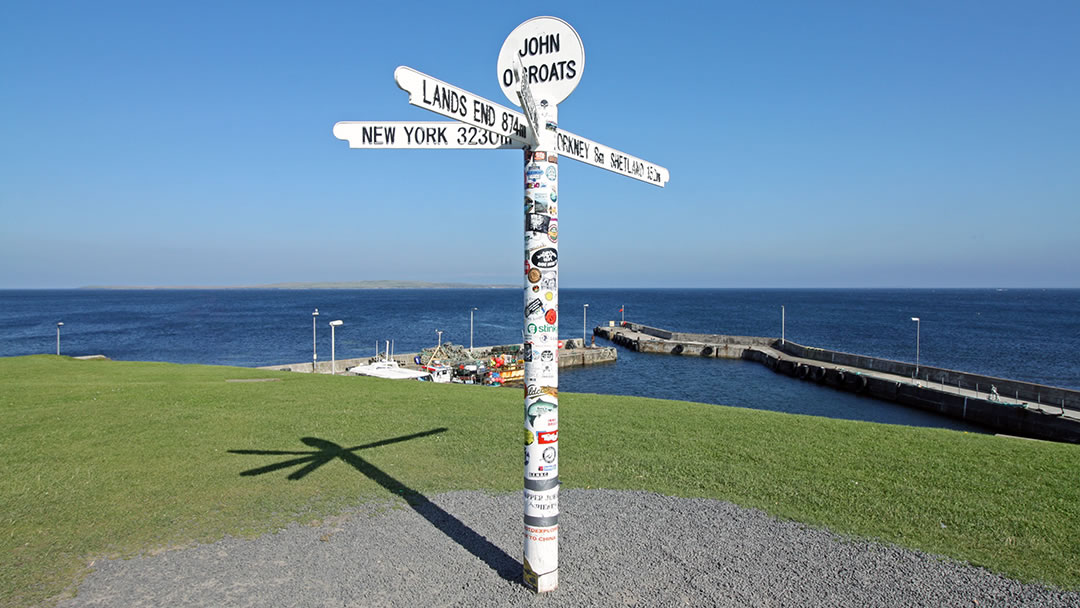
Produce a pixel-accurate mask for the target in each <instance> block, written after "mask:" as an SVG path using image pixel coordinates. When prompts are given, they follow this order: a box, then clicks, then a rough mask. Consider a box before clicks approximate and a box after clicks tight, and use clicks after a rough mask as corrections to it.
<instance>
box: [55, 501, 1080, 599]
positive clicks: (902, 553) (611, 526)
mask: <svg viewBox="0 0 1080 608" xmlns="http://www.w3.org/2000/svg"><path fill="white" fill-rule="evenodd" d="M521 500H522V499H521V495H520V494H517V493H515V494H512V495H489V494H485V493H481V492H451V493H447V494H442V495H438V496H433V497H431V498H430V499H427V498H422V497H421V498H420V500H419V501H417V502H416V504H415V505H414V506H412V507H408V506H401V505H404V503H398V504H399V506H398V507H397V508H387V503H383V504H379V505H371V504H369V505H364V506H362V507H359V508H358V509H356V510H355V511H353V512H351V513H348V514H346V515H344V516H341V517H337V518H334V519H333V520H332V521H328V522H323V523H322V524H320V525H317V526H304V525H292V526H290V527H288V528H286V529H284V530H281V531H279V532H276V533H274V534H267V535H265V536H262V537H260V538H257V539H254V540H241V539H235V538H227V539H224V540H222V541H219V542H216V543H213V544H210V545H201V546H197V547H194V548H190V549H181V550H175V551H166V552H164V553H160V554H158V555H154V556H147V557H139V558H134V559H130V560H107V561H102V562H98V563H97V564H95V566H94V568H95V570H94V572H93V573H91V574H90V576H89V577H88V578H87V579H86V580H85V581H83V583H82V584H81V585H80V586H79V588H78V594H77V596H76V597H75V598H72V599H68V600H65V601H63V602H61V604H60V606H63V607H66V608H73V607H76V606H124V607H129V606H130V607H136V606H155V607H156V606H171V607H180V606H200V607H201V606H215V607H218V606H219V607H226V606H229V607H231V606H258V607H274V606H304V607H316V606H417V605H434V606H532V605H540V606H553V607H554V606H628V605H637V606H658V605H664V606H668V605H675V604H681V605H692V606H798V607H808V606H829V607H832V606H859V607H862V606H980V607H985V606H1039V607H1040V608H1042V607H1045V608H1050V607H1054V606H1077V607H1080V594H1078V593H1066V592H1062V591H1057V590H1052V589H1047V588H1045V587H1040V586H1037V585H1024V584H1021V583H1018V582H1016V581H1014V580H1011V579H1007V578H1004V577H1002V576H998V575H996V574H992V573H990V572H987V571H986V570H983V569H980V568H974V567H971V566H966V565H963V564H959V563H956V562H953V561H949V560H946V559H943V558H940V557H935V556H932V555H927V554H924V553H920V552H917V551H910V550H907V549H900V548H897V547H892V546H885V545H880V544H875V543H868V542H863V541H854V540H851V539H846V538H843V537H839V536H836V535H834V534H830V533H828V532H824V531H821V530H816V529H812V528H808V527H806V526H803V525H800V524H796V523H790V522H783V521H777V520H776V519H773V518H771V517H769V516H768V515H766V514H764V513H762V512H760V511H756V510H752V509H744V508H741V507H737V506H735V505H732V504H730V503H726V502H720V501H715V500H704V499H682V498H671V497H667V496H660V495H657V494H651V493H646V492H624V491H607V490H569V491H565V492H563V493H562V496H561V501H560V502H561V506H562V510H563V513H562V515H561V516H560V541H561V542H560V545H561V547H560V549H561V552H560V563H559V566H560V568H559V579H560V580H559V589H558V590H556V591H555V592H553V593H550V594H546V595H543V596H536V595H535V594H533V593H532V592H531V591H529V590H527V589H526V588H525V587H523V586H522V585H521V584H520V583H519V582H518V580H519V579H520V575H521V562H520V559H521V558H520V553H521V546H522V538H521V534H522V532H521V531H522V523H521V509H522V503H521Z"/></svg>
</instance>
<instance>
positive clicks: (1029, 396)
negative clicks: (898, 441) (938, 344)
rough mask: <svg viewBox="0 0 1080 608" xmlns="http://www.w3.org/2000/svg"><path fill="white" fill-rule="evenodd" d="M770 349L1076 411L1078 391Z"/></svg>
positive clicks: (789, 346) (814, 351)
mask: <svg viewBox="0 0 1080 608" xmlns="http://www.w3.org/2000/svg"><path fill="white" fill-rule="evenodd" d="M773 348H775V349H777V350H779V351H781V352H784V353H787V354H789V355H792V356H794V357H800V358H803V359H812V360H814V361H822V362H827V363H832V364H834V365H842V366H849V367H857V368H860V369H866V370H870V371H881V372H885V373H887V374H894V375H897V376H904V377H907V378H912V379H914V380H923V381H925V382H926V383H927V384H930V383H934V384H939V385H941V386H942V388H943V389H944V388H947V387H958V388H971V389H974V390H975V391H976V392H980V391H982V392H985V393H989V392H990V387H991V386H993V387H995V388H997V391H998V394H999V395H1001V396H1002V397H1003V398H1006V399H1013V400H1016V401H1028V402H1031V403H1037V404H1045V405H1051V406H1053V405H1056V406H1058V407H1063V408H1065V409H1073V410H1080V391H1074V390H1070V389H1067V388H1059V387H1056V386H1047V385H1044V384H1035V383H1032V382H1021V381H1018V380H1009V379H1007V378H997V377H995V376H985V375H982V374H972V373H968V372H961V371H956V370H951V369H944V368H940V367H931V366H926V365H920V366H918V370H917V371H918V374H917V376H916V366H915V365H914V364H913V363H905V362H903V361H893V360H891V359H881V358H878V357H868V356H866V355H855V354H852V353H845V352H841V351H834V350H826V349H823V348H814V347H812V346H803V345H801V344H796V343H795V342H792V341H790V340H786V341H784V342H783V343H781V342H780V341H779V340H775V341H774V343H773Z"/></svg>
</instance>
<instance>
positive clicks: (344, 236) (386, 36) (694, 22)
mask: <svg viewBox="0 0 1080 608" xmlns="http://www.w3.org/2000/svg"><path fill="white" fill-rule="evenodd" d="M541 14H549V15H554V16H557V17H560V18H562V19H564V20H566V21H567V22H569V23H570V24H571V25H573V26H574V28H575V29H576V30H577V31H578V33H579V34H580V35H581V38H582V40H583V42H584V46H585V54H586V67H585V70H584V73H583V74H582V76H581V84H580V85H579V86H578V88H577V90H575V91H574V93H573V94H571V95H570V97H569V98H568V99H567V100H566V101H564V102H563V103H562V104H560V106H559V122H560V125H561V126H563V127H565V128H566V129H568V130H570V131H573V132H574V133H577V134H579V135H582V136H585V137H588V138H590V139H593V140H595V141H598V142H600V143H603V144H606V145H609V146H612V147H615V148H618V149H621V150H623V151H625V152H627V153H630V154H633V155H636V156H639V157H642V158H645V159H647V160H649V161H652V162H655V163H657V164H660V165H663V166H665V167H667V168H668V169H669V170H670V172H671V181H670V182H669V184H668V186H667V187H666V188H656V187H653V186H649V185H646V184H643V183H641V182H638V181H635V180H631V179H628V178H626V177H621V176H618V175H615V174H613V173H609V172H607V171H604V170H601V169H597V168H594V167H590V166H587V165H583V164H579V163H573V162H569V161H567V162H563V163H561V165H560V166H561V168H562V172H561V176H560V184H559V187H560V188H559V189H560V192H559V194H560V209H559V211H560V213H559V220H560V221H559V228H560V238H559V246H560V257H561V263H560V270H561V278H562V281H563V285H564V286H567V287H886V286H896V287H975V286H986V287H1032V286H1037V287H1080V263H1078V260H1080V233H1078V228H1080V205H1078V203H1080V111H1078V108H1080V78H1078V71H1077V65H1080V36H1078V35H1077V32H1078V31H1080V3H1077V2H1072V1H1067V2H1065V1H1063V2H1042V1H1036V2H987V1H978V2H975V1H972V2H959V1H957V2H950V1H945V2H942V1H935V2H918V1H913V2H855V1H853V2H754V3H748V2H737V3H736V2H709V3H700V4H691V3H678V2H655V1H654V2H629V1H626V2H615V3H584V2H572V3H563V2H547V3H542V4H538V3H506V2H499V3H494V2H492V3H445V2H440V3H431V4H417V3H407V2H399V3H369V2H357V1H353V2H340V3H337V2H311V3H302V2H257V3H254V2H253V3H241V2H235V3H218V2H212V3H211V2H206V3H204V2H190V1H188V2H175V3H158V2H129V3H120V2H110V1H102V2H73V3H62V2H18V3H10V4H9V5H8V6H7V7H6V8H5V10H4V19H3V20H0V288H38V287H78V286H83V285H91V284H98V285H100V284H107V285H251V284H261V283H272V282H283V281H349V280H374V279H400V280H425V281H466V282H476V283H506V284H518V283H520V282H521V276H520V269H521V265H522V239H523V237H522V223H523V221H522V207H521V199H522V190H523V186H522V179H521V163H520V154H519V153H517V152H514V151H478V150H477V151H473V150H465V151H428V150H350V149H349V148H348V144H347V143H345V142H343V141H341V140H338V139H336V138H335V137H334V136H333V135H332V133H331V129H332V127H333V125H334V123H335V122H337V121H341V120H442V119H441V117H438V116H436V115H434V114H431V113H429V112H425V111H424V110H422V109H420V108H415V107H412V106H410V105H408V102H407V94H406V93H405V92H404V91H401V90H400V89H398V88H397V86H396V85H395V83H394V78H393V72H394V68H395V67H397V66H398V65H408V66H410V67H413V68H416V69H418V70H420V71H422V72H425V73H427V74H430V75H432V76H434V77H436V78H439V79H442V80H445V81H447V82H449V83H452V84H455V85H457V86H460V87H462V88H465V89H467V90H470V91H472V92H473V93H476V94H478V95H482V96H485V97H487V98H488V99H491V100H492V101H495V102H497V103H501V104H507V102H506V100H505V98H504V97H503V96H502V94H501V91H500V90H499V88H498V84H497V80H496V68H495V63H496V58H497V56H498V52H499V48H500V46H501V45H502V42H503V40H504V39H505V38H506V36H507V35H508V34H509V33H510V31H511V30H513V29H514V28H515V27H516V26H517V25H518V24H519V23H521V22H523V21H525V20H526V19H528V18H530V17H534V16H537V15H541Z"/></svg>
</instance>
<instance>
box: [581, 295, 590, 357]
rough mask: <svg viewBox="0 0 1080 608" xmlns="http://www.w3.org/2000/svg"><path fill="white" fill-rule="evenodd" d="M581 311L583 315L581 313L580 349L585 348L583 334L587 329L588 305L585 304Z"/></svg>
mask: <svg viewBox="0 0 1080 608" xmlns="http://www.w3.org/2000/svg"><path fill="white" fill-rule="evenodd" d="M583 310H584V313H582V319H581V348H585V333H586V332H587V331H588V327H589V305H588V304H586V305H585V308H584V309H583Z"/></svg>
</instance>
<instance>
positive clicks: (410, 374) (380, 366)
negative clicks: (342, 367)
mask: <svg viewBox="0 0 1080 608" xmlns="http://www.w3.org/2000/svg"><path fill="white" fill-rule="evenodd" d="M347 371H348V372H349V373H350V374H356V375H358V376H374V377H376V378H389V379H391V380H423V379H425V378H428V377H430V376H431V373H429V372H421V371H417V370H414V369H407V368H404V367H401V366H400V365H398V362H397V361H390V360H387V359H383V360H382V361H376V362H374V363H370V364H368V365H357V366H356V367H350V368H349V369H348V370H347Z"/></svg>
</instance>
